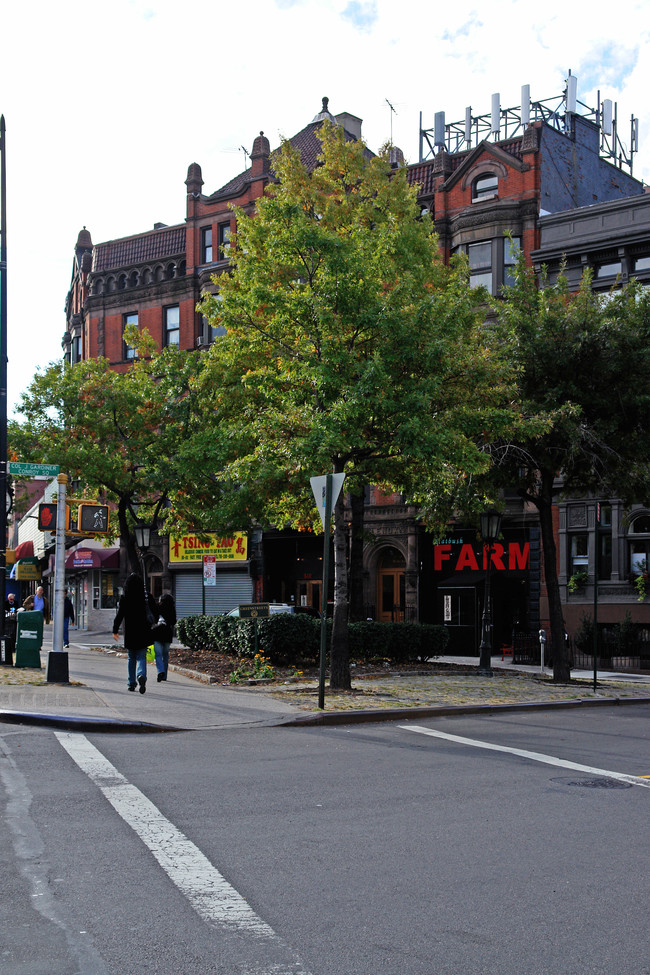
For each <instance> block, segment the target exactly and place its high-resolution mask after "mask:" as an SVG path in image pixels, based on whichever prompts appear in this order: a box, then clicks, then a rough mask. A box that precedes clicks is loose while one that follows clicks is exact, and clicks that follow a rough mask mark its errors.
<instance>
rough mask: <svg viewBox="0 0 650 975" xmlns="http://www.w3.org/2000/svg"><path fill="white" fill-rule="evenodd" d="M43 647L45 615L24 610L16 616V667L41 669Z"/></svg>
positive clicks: (36, 611)
mask: <svg viewBox="0 0 650 975" xmlns="http://www.w3.org/2000/svg"><path fill="white" fill-rule="evenodd" d="M42 645H43V614H42V613H40V612H39V611H38V610H34V611H31V610H24V611H23V612H22V613H17V614H16V650H15V653H14V667H40V666H41V647H42Z"/></svg>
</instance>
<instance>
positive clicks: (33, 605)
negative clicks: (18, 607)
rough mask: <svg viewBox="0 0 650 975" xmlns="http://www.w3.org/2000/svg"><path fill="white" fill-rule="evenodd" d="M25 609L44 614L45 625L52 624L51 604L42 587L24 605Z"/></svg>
mask: <svg viewBox="0 0 650 975" xmlns="http://www.w3.org/2000/svg"><path fill="white" fill-rule="evenodd" d="M23 609H26V610H30V611H31V610H36V611H37V612H39V613H42V614H43V621H44V622H45V623H49V622H50V604H49V602H48V599H47V596H46V595H45V590H44V589H43V587H42V586H38V587H37V589H36V592H35V593H32V594H31V596H28V597H27V599H26V600H25V602H24V603H23Z"/></svg>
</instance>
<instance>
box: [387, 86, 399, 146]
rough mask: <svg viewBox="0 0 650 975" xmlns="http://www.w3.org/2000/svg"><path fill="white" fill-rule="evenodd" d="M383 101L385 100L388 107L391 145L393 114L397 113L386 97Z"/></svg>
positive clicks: (391, 140)
mask: <svg viewBox="0 0 650 975" xmlns="http://www.w3.org/2000/svg"><path fill="white" fill-rule="evenodd" d="M385 101H386V104H387V105H388V107H389V108H390V144H391V146H392V144H393V115H397V112H396V111H395V109H394V108H393V106H392V105H391V103H390V102H389V101H388V99H387V98H386V99H385Z"/></svg>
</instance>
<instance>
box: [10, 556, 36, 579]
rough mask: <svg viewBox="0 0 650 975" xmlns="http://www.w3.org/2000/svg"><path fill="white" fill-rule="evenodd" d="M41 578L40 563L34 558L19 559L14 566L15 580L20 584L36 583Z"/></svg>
mask: <svg viewBox="0 0 650 975" xmlns="http://www.w3.org/2000/svg"><path fill="white" fill-rule="evenodd" d="M40 578H41V563H40V561H39V560H38V559H36V558H27V559H20V561H19V562H18V563H17V565H16V579H19V580H20V581H21V582H36V580H37V579H40Z"/></svg>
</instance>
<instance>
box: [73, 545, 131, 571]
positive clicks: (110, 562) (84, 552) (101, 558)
mask: <svg viewBox="0 0 650 975" xmlns="http://www.w3.org/2000/svg"><path fill="white" fill-rule="evenodd" d="M65 567H66V569H67V570H68V571H74V570H75V569H77V570H81V569H119V567H120V550H119V548H99V549H97V548H78V549H76V550H75V551H74V552H70V554H69V555H68V557H67V559H66V560H65Z"/></svg>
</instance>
